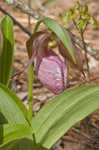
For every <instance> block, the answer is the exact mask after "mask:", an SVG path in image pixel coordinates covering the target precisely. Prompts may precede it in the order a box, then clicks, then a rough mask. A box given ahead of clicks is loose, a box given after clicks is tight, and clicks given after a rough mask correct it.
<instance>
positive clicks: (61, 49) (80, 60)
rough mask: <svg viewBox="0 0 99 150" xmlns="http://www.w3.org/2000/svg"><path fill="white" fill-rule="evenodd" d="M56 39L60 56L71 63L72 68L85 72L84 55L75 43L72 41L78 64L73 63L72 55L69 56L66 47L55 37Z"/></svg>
mask: <svg viewBox="0 0 99 150" xmlns="http://www.w3.org/2000/svg"><path fill="white" fill-rule="evenodd" d="M54 38H55V39H56V41H57V45H58V47H59V52H60V54H61V55H62V56H63V57H65V58H66V59H67V60H68V61H69V63H70V65H71V66H72V67H74V68H76V69H78V70H79V71H81V72H83V55H82V52H81V50H80V49H79V48H78V47H77V46H76V45H75V43H74V41H73V40H72V46H73V50H74V54H75V57H76V64H75V63H74V62H73V59H72V57H71V55H70V54H69V52H68V51H67V49H66V48H65V47H64V45H63V43H62V42H61V41H60V40H59V39H58V38H57V37H56V36H55V35H54Z"/></svg>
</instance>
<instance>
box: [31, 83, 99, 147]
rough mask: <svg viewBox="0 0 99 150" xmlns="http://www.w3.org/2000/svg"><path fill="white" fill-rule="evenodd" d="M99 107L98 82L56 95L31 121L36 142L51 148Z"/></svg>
mask: <svg viewBox="0 0 99 150" xmlns="http://www.w3.org/2000/svg"><path fill="white" fill-rule="evenodd" d="M97 108H99V85H98V84H97V85H94V84H92V85H86V86H80V87H77V88H73V89H70V90H67V91H65V92H64V93H62V94H60V95H58V96H56V97H55V98H53V99H52V100H51V101H50V102H49V103H48V104H46V105H45V106H44V107H43V108H42V109H41V110H40V111H39V112H38V114H37V115H36V116H35V117H34V118H33V120H32V122H31V124H32V127H33V129H34V133H35V140H36V143H37V144H38V143H39V144H40V145H41V146H42V147H44V148H46V149H49V148H51V146H52V145H53V144H55V142H56V141H57V140H58V139H59V138H60V137H61V136H62V135H64V134H65V133H66V131H68V129H70V128H71V127H72V126H73V125H74V124H75V123H77V122H78V121H80V120H82V119H83V118H85V117H86V116H88V115H89V114H90V113H92V112H93V111H95V110H96V109H97ZM38 149H39V148H38Z"/></svg>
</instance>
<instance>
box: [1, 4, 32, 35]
mask: <svg viewBox="0 0 99 150" xmlns="http://www.w3.org/2000/svg"><path fill="white" fill-rule="evenodd" d="M0 11H1V12H2V13H3V14H5V15H8V16H9V17H11V19H12V20H13V23H14V24H15V25H17V26H18V27H19V28H20V29H21V30H22V31H23V32H25V33H26V34H28V35H29V36H31V35H32V34H31V33H30V32H29V31H28V30H27V29H26V28H24V26H22V25H21V24H20V23H19V22H18V21H17V20H16V19H15V18H14V17H13V16H12V15H10V14H9V13H8V12H7V11H5V10H4V9H3V8H1V7H0Z"/></svg>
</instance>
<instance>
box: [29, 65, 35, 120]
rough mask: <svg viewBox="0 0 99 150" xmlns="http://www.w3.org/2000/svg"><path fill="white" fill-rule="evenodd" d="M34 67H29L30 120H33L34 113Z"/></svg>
mask: <svg viewBox="0 0 99 150" xmlns="http://www.w3.org/2000/svg"><path fill="white" fill-rule="evenodd" d="M33 75H34V72H33V65H30V67H29V120H31V119H32V113H33V93H32V90H33Z"/></svg>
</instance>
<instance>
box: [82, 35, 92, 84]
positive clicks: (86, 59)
mask: <svg viewBox="0 0 99 150" xmlns="http://www.w3.org/2000/svg"><path fill="white" fill-rule="evenodd" d="M81 39H82V43H83V47H84V51H85V61H86V65H87V73H88V80H89V81H90V72H89V64H88V57H87V50H86V45H85V40H84V35H83V32H81Z"/></svg>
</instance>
